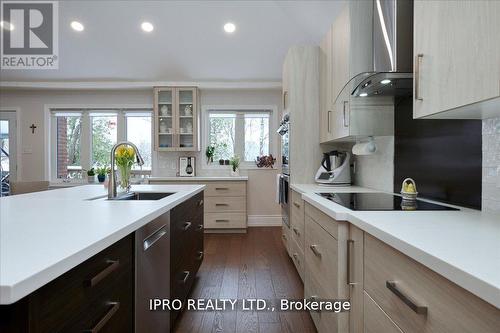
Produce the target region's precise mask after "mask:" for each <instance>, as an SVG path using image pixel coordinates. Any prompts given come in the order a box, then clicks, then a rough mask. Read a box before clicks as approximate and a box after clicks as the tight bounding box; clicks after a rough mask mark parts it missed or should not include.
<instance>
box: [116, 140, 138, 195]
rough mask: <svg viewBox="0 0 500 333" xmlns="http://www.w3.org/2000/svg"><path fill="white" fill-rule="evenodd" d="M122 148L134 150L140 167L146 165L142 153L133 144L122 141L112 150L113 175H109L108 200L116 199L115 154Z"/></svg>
mask: <svg viewBox="0 0 500 333" xmlns="http://www.w3.org/2000/svg"><path fill="white" fill-rule="evenodd" d="M120 146H130V147H132V148H133V149H134V152H135V158H136V162H137V164H139V165H143V164H144V160H143V159H142V156H141V153H139V149H137V146H136V145H134V144H133V143H132V142H129V141H122V142H118V143H117V144H115V145H114V146H113V148H112V149H111V158H110V159H111V174H110V175H109V184H108V199H114V198H116V172H115V152H116V149H117V148H118V147H120Z"/></svg>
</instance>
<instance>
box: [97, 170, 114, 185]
mask: <svg viewBox="0 0 500 333" xmlns="http://www.w3.org/2000/svg"><path fill="white" fill-rule="evenodd" d="M96 171H97V180H98V181H99V183H104V181H105V180H106V174H108V173H109V172H110V171H111V170H110V169H109V168H108V167H102V168H97V170H96Z"/></svg>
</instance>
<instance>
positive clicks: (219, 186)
mask: <svg viewBox="0 0 500 333" xmlns="http://www.w3.org/2000/svg"><path fill="white" fill-rule="evenodd" d="M205 193H206V196H207V197H244V196H246V195H247V188H246V182H214V183H207V184H206V188H205Z"/></svg>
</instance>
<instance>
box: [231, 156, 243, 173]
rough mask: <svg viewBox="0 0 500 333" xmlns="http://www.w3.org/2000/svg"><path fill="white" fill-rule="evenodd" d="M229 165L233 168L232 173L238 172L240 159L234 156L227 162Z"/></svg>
mask: <svg viewBox="0 0 500 333" xmlns="http://www.w3.org/2000/svg"><path fill="white" fill-rule="evenodd" d="M229 164H230V165H231V167H232V168H233V172H236V170H238V167H239V166H240V157H239V156H238V155H234V156H233V157H231V159H230V160H229Z"/></svg>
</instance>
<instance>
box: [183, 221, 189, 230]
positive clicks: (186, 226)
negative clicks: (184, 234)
mask: <svg viewBox="0 0 500 333" xmlns="http://www.w3.org/2000/svg"><path fill="white" fill-rule="evenodd" d="M189 228H191V222H186V223H184V227H183V228H182V230H184V231H187V230H188V229H189Z"/></svg>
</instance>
